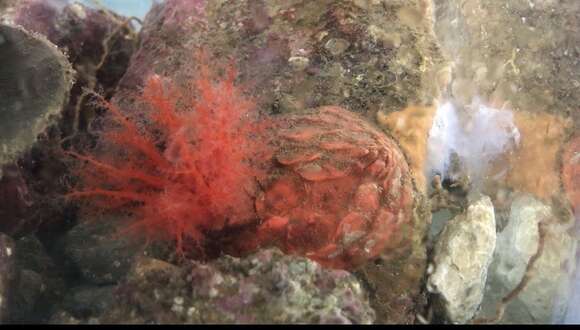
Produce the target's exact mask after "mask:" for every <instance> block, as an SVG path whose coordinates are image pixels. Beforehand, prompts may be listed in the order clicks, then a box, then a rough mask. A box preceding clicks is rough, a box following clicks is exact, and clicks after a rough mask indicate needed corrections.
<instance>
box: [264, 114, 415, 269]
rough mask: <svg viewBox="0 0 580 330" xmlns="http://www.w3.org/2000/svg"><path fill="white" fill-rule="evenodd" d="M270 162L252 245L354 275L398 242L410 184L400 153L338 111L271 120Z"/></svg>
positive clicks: (410, 197)
mask: <svg viewBox="0 0 580 330" xmlns="http://www.w3.org/2000/svg"><path fill="white" fill-rule="evenodd" d="M275 121H276V124H275V126H277V127H278V129H277V130H276V132H275V135H274V136H275V139H274V141H275V144H276V146H277V148H275V150H276V152H275V153H274V155H273V158H274V162H273V164H272V168H271V169H270V171H269V176H268V178H269V179H267V180H265V181H264V182H262V186H263V187H264V190H263V192H262V193H260V194H259V195H258V196H257V198H256V211H257V214H258V216H259V218H260V219H261V224H260V225H259V227H258V232H257V235H256V239H257V241H258V242H259V244H260V245H262V246H264V245H272V244H273V245H276V246H278V247H280V248H281V249H283V250H284V251H285V252H287V253H292V254H299V255H305V256H307V257H310V258H311V259H314V260H316V261H318V262H320V263H321V264H323V265H325V266H328V267H333V268H353V267H356V266H358V265H360V264H362V263H364V262H365V261H367V260H369V259H371V258H374V257H377V256H378V255H379V254H380V253H381V252H383V251H384V250H385V249H386V248H388V247H389V246H393V245H396V244H397V243H398V242H400V241H401V239H402V238H403V237H401V236H402V231H401V228H402V226H403V225H404V224H407V223H410V220H411V213H412V204H413V184H412V180H411V176H410V173H409V168H408V165H407V162H406V160H405V158H404V156H403V154H402V153H401V151H400V149H399V148H398V146H397V145H396V144H395V143H394V142H393V141H392V140H391V139H390V138H389V137H387V136H386V135H385V134H384V133H382V132H380V131H378V130H377V129H376V128H374V127H373V126H371V125H370V124H369V123H367V122H365V121H364V120H363V119H361V118H359V117H358V116H357V115H355V114H353V113H351V112H349V111H347V110H345V109H342V108H340V107H322V108H319V109H316V110H315V111H313V112H311V113H308V114H297V115H286V116H280V117H278V118H277V119H275Z"/></svg>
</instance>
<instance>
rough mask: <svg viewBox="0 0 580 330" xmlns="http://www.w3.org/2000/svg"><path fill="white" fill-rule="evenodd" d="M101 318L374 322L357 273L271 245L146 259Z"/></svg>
mask: <svg viewBox="0 0 580 330" xmlns="http://www.w3.org/2000/svg"><path fill="white" fill-rule="evenodd" d="M119 290H120V294H119V300H117V302H116V304H115V305H113V306H112V307H111V308H109V311H108V313H107V315H105V316H103V317H102V318H99V322H100V323H236V324H239V323H366V324H368V323H372V322H373V321H374V317H375V316H374V315H375V314H374V311H373V310H372V309H371V308H370V306H369V303H368V298H367V296H366V293H365V291H364V290H363V288H362V287H361V285H360V283H358V282H357V280H356V278H355V277H354V276H353V275H351V274H349V273H348V272H346V271H342V270H325V269H323V268H322V267H321V266H320V265H318V264H317V263H315V262H313V261H310V260H308V259H306V258H302V257H294V256H285V255H283V254H282V253H281V252H280V251H278V250H263V251H261V252H258V253H256V254H253V255H251V256H248V257H247V258H244V259H238V258H233V257H229V256H223V257H221V258H219V259H217V260H215V261H212V262H209V263H207V264H202V263H198V262H193V263H192V264H191V265H190V266H183V267H181V268H177V267H176V266H173V265H170V264H167V263H165V262H162V261H158V260H152V259H142V258H140V259H138V260H137V261H136V264H135V266H134V268H133V271H132V272H131V275H129V276H128V278H127V281H126V282H125V283H123V284H121V285H119Z"/></svg>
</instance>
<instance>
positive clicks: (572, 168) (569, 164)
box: [562, 136, 580, 216]
mask: <svg viewBox="0 0 580 330" xmlns="http://www.w3.org/2000/svg"><path fill="white" fill-rule="evenodd" d="M562 165H563V166H562V181H563V183H564V189H565V190H566V194H567V195H568V199H569V200H570V203H571V204H572V208H573V209H574V212H575V213H576V215H577V216H578V215H580V136H576V137H575V138H573V139H572V140H571V141H570V142H569V143H568V144H567V146H566V148H565V150H564V154H563V155H562Z"/></svg>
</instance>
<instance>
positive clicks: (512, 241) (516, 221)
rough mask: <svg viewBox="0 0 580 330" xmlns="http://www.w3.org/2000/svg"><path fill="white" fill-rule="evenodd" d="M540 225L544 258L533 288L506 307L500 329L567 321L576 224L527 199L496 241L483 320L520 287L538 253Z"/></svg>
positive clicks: (529, 285) (535, 272) (531, 282)
mask: <svg viewBox="0 0 580 330" xmlns="http://www.w3.org/2000/svg"><path fill="white" fill-rule="evenodd" d="M540 222H542V223H543V224H544V228H545V238H544V248H543V251H542V252H541V253H542V254H541V255H540V257H539V258H538V259H537V261H536V262H535V264H534V268H533V269H532V273H531V278H530V280H529V282H528V283H527V284H526V286H525V287H524V289H523V290H522V291H521V292H520V293H519V294H518V296H517V297H516V298H515V299H514V300H513V301H511V302H510V303H509V304H508V305H507V308H506V310H505V314H504V316H503V318H502V319H501V320H500V323H550V322H552V321H556V322H561V321H562V320H563V318H564V314H565V311H566V307H567V299H568V298H567V296H568V295H567V294H566V293H567V292H568V291H570V290H571V288H572V285H573V283H572V278H573V272H574V269H575V263H576V262H575V251H576V247H577V242H576V239H575V237H573V236H572V234H571V233H570V230H569V229H570V228H571V225H572V224H573V219H557V217H556V216H555V215H554V213H553V209H552V208H551V207H550V206H548V205H546V204H544V203H542V202H541V201H539V200H537V199H535V198H533V197H531V196H529V195H521V196H519V197H517V198H516V199H515V200H514V202H513V203H512V206H511V211H510V219H509V223H508V225H507V226H506V227H505V229H504V230H503V231H502V232H501V233H500V234H499V235H498V240H497V248H496V253H495V255H494V260H493V263H492V265H491V267H490V272H489V281H488V283H487V285H486V293H485V298H484V302H483V304H482V311H481V315H480V316H482V317H488V318H489V317H493V316H494V315H495V310H496V306H497V303H498V302H499V301H500V300H501V299H502V298H503V297H504V296H505V295H507V294H508V293H509V292H510V291H512V290H513V289H514V288H515V287H516V286H517V285H518V284H519V283H520V282H521V280H522V277H523V276H524V273H525V271H526V268H527V265H528V263H529V261H530V258H531V257H532V256H533V255H535V254H536V252H537V250H538V244H539V238H540V236H539V231H538V226H539V224H540Z"/></svg>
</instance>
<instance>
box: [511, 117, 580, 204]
mask: <svg viewBox="0 0 580 330" xmlns="http://www.w3.org/2000/svg"><path fill="white" fill-rule="evenodd" d="M514 118H515V124H516V126H517V128H518V130H519V131H520V136H521V138H520V145H519V147H518V148H517V149H516V150H515V151H514V152H513V153H512V154H511V155H509V156H508V162H509V168H510V170H509V172H508V173H507V176H506V185H507V186H508V187H510V188H513V189H515V190H519V191H524V192H528V193H531V194H534V195H535V196H537V197H539V198H543V199H547V198H550V197H551V196H552V195H554V194H555V193H557V192H558V191H559V190H560V173H559V172H560V171H559V165H558V152H559V151H560V148H561V147H562V144H563V143H564V139H565V137H566V131H567V129H569V127H570V125H571V121H570V120H566V119H563V118H560V117H557V116H554V115H550V114H546V113H529V112H515V113H514Z"/></svg>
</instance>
